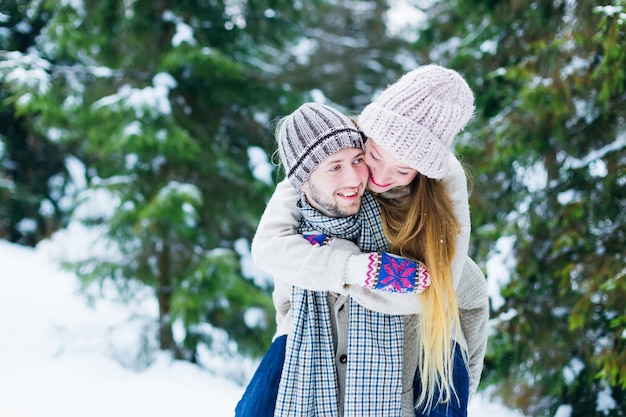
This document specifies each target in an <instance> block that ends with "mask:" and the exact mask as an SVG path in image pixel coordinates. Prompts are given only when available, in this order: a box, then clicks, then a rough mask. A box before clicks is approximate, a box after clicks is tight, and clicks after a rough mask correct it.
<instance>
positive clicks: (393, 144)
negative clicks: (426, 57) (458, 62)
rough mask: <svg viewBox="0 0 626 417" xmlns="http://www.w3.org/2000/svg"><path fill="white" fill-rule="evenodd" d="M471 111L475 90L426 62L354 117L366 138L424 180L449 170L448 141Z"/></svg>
mask: <svg viewBox="0 0 626 417" xmlns="http://www.w3.org/2000/svg"><path fill="white" fill-rule="evenodd" d="M473 113H474V94H473V93H472V90H471V89H470V88H469V85H467V82H465V80H464V79H463V77H461V76H460V75H459V74H458V73H457V72H456V71H453V70H451V69H447V68H444V67H441V66H439V65H435V64H430V65H424V66H421V67H419V68H417V69H415V70H413V71H411V72H409V73H407V74H405V75H403V76H402V78H400V79H399V80H398V81H397V82H396V83H395V84H391V85H390V86H389V87H387V88H386V89H385V90H384V91H383V92H382V93H381V94H380V96H378V97H377V98H376V99H375V100H374V101H373V102H372V103H371V104H369V105H368V106H367V107H365V109H363V112H362V113H361V115H360V116H359V119H358V123H359V128H360V129H362V130H363V132H364V133H365V135H366V136H367V137H368V138H372V139H374V140H375V141H376V143H377V144H378V145H380V146H382V147H383V148H384V149H385V150H387V151H389V152H390V153H391V154H392V155H393V156H394V157H396V158H397V159H398V160H400V161H401V162H403V163H405V164H407V165H408V166H410V167H411V168H413V169H416V170H417V171H419V172H420V173H421V174H424V175H426V176H427V177H429V178H435V179H439V178H443V176H444V175H445V174H446V172H447V170H448V166H447V161H448V155H449V154H450V152H451V148H452V140H453V139H454V137H455V136H456V135H457V134H458V133H459V132H460V131H461V130H462V129H463V128H464V127H465V125H466V124H467V122H468V121H469V120H470V118H471V117H472V114H473Z"/></svg>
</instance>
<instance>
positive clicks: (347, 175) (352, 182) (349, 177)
mask: <svg viewBox="0 0 626 417" xmlns="http://www.w3.org/2000/svg"><path fill="white" fill-rule="evenodd" d="M343 180H344V183H345V184H346V185H347V186H349V187H358V186H359V185H361V175H359V171H358V170H357V169H356V167H354V166H350V168H348V169H345V170H344V179H343Z"/></svg>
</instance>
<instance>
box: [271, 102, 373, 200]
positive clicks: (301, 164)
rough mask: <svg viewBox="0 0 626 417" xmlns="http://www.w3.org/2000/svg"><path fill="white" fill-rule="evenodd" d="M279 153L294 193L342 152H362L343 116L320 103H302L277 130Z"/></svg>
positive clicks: (355, 131)
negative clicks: (318, 169)
mask: <svg viewBox="0 0 626 417" xmlns="http://www.w3.org/2000/svg"><path fill="white" fill-rule="evenodd" d="M277 140H278V152H279V154H280V159H281V161H282V163H283V165H284V166H285V173H286V174H287V178H288V179H289V181H290V182H291V185H293V187H294V188H295V189H296V190H299V189H300V187H302V184H304V183H305V182H306V181H307V180H308V179H309V177H310V176H311V173H312V172H313V171H315V169H316V168H317V166H318V165H319V164H320V163H322V162H323V161H324V160H325V159H326V158H328V157H329V156H330V155H332V154H334V153H336V152H338V151H340V150H342V149H344V148H363V136H362V133H361V131H360V130H359V129H357V128H356V126H355V125H354V123H352V121H351V120H350V119H349V118H348V117H347V116H345V115H344V114H343V113H341V112H339V111H337V110H335V109H333V108H332V107H330V106H327V105H325V104H320V103H305V104H303V105H302V106H300V107H299V108H298V109H296V110H295V111H294V112H293V113H291V114H290V115H289V116H287V117H285V118H284V119H283V121H282V122H281V124H280V126H279V128H278V137H277Z"/></svg>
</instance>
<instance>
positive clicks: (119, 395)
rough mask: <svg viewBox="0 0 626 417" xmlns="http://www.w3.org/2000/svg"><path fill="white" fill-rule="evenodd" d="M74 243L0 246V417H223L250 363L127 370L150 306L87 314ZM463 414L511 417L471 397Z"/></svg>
mask: <svg viewBox="0 0 626 417" xmlns="http://www.w3.org/2000/svg"><path fill="white" fill-rule="evenodd" d="M72 230H79V229H77V228H76V227H74V228H73V229H72ZM60 236H62V237H60ZM82 239H83V235H82V234H81V233H80V232H70V231H68V230H66V231H64V232H63V233H62V234H59V235H57V236H56V237H55V238H54V239H53V240H48V241H44V242H42V243H41V244H40V245H39V246H38V247H37V248H36V249H30V248H24V247H21V246H17V245H13V244H9V243H7V242H5V241H1V240H0V335H2V342H1V343H0V346H1V348H0V416H4V417H57V416H58V417H84V416H90V417H100V416H102V417H104V416H107V417H109V416H116V417H126V416H128V417H131V416H132V417H137V416H150V417H160V416H163V417H165V416H167V417H171V416H173V415H178V416H180V415H185V414H188V415H196V416H207V417H222V416H224V417H226V416H233V414H234V413H233V410H234V407H235V404H236V403H237V401H238V400H239V398H240V396H241V394H242V392H243V390H244V387H243V386H242V385H241V384H237V383H236V382H234V380H235V379H237V378H236V376H239V379H245V377H246V375H248V376H249V375H250V372H251V371H252V369H253V364H247V365H246V363H245V361H243V365H242V361H239V360H233V361H229V362H227V363H224V361H223V359H222V358H220V357H217V355H213V356H214V357H212V358H211V355H212V354H211V353H207V354H206V355H208V360H207V361H206V362H207V363H208V364H210V365H209V366H207V367H206V368H205V369H202V368H200V367H197V366H194V365H190V364H188V363H184V362H179V361H172V360H171V359H169V357H167V356H166V355H161V356H159V355H157V356H155V357H154V358H153V359H154V362H153V363H152V364H151V365H150V366H148V367H147V368H145V369H142V370H137V369H133V366H135V365H136V364H135V363H134V359H133V360H131V359H129V358H136V356H137V352H139V351H140V348H139V345H140V344H141V340H139V339H138V334H140V332H139V331H138V329H139V327H140V326H141V325H143V324H145V323H147V322H149V319H150V318H151V317H154V315H155V313H154V312H155V306H154V305H153V301H151V300H149V298H146V301H145V302H144V303H133V304H132V306H123V305H120V304H117V303H114V302H112V301H100V302H97V303H96V304H95V307H93V308H91V307H89V306H88V305H87V303H86V301H85V299H84V297H81V296H79V295H78V294H77V288H78V282H77V279H76V277H74V276H73V275H72V274H70V273H67V272H62V271H60V270H59V268H58V262H57V259H58V258H59V256H60V255H61V254H63V255H66V256H65V257H66V258H67V255H68V252H71V251H73V250H78V249H84V244H83V242H82ZM135 367H136V366H135ZM241 375H244V377H243V378H242V377H241ZM469 415H470V417H478V416H498V417H513V416H515V417H520V416H521V414H520V413H518V412H512V411H509V410H507V409H505V408H503V407H502V406H500V405H499V404H497V403H491V402H489V401H487V400H485V399H484V398H483V397H481V396H478V397H477V398H475V399H474V400H473V402H472V403H471V405H470V412H469Z"/></svg>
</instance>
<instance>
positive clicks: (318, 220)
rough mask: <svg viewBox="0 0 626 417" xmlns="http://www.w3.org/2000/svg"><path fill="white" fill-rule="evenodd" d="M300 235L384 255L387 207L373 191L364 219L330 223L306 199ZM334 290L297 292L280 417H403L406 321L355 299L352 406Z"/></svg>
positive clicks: (351, 348) (363, 205)
mask: <svg viewBox="0 0 626 417" xmlns="http://www.w3.org/2000/svg"><path fill="white" fill-rule="evenodd" d="M298 204H299V208H300V211H301V212H302V216H303V220H302V224H301V227H300V233H303V232H309V231H317V232H321V233H324V234H326V235H327V236H334V237H338V238H342V239H348V240H352V241H353V242H355V243H356V244H357V245H358V246H359V247H360V248H361V250H362V251H364V252H373V251H382V250H385V249H386V248H387V241H386V239H385V236H384V234H383V230H382V225H381V222H380V208H379V206H378V203H377V202H376V200H375V199H374V197H373V196H371V195H370V194H369V193H365V195H364V196H363V200H362V202H361V210H360V211H359V213H358V214H356V215H354V216H350V217H343V218H330V217H327V216H324V215H322V214H321V213H319V212H318V211H317V210H315V209H313V208H312V207H311V206H310V205H309V204H308V203H307V201H306V198H305V197H303V198H302V199H301V200H300V201H299V202H298ZM327 297H328V292H327V291H309V290H304V289H302V288H298V287H293V294H292V300H291V309H292V314H293V327H292V329H291V333H290V334H289V337H288V338H287V352H286V357H285V364H284V366H283V373H282V377H281V381H280V386H279V391H278V399H277V403H276V410H275V413H274V416H275V417H286V416H298V417H301V416H306V417H322V416H323V417H338V416H340V415H342V414H343V415H344V416H345V417H357V416H358V417H362V416H369V417H380V416H399V415H401V404H402V398H401V394H402V364H403V349H404V320H403V317H402V316H392V315H386V314H381V313H377V312H374V311H371V310H368V309H366V308H364V307H362V306H361V305H359V304H357V303H356V302H354V301H353V300H352V299H350V305H349V321H348V325H349V330H348V351H347V354H348V363H347V369H346V392H345V407H344V410H343V413H342V412H341V410H339V409H338V395H339V393H338V386H337V372H336V365H335V348H334V344H333V334H332V325H331V318H330V311H329V305H328V298H327Z"/></svg>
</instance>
